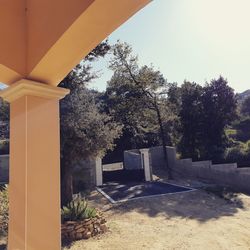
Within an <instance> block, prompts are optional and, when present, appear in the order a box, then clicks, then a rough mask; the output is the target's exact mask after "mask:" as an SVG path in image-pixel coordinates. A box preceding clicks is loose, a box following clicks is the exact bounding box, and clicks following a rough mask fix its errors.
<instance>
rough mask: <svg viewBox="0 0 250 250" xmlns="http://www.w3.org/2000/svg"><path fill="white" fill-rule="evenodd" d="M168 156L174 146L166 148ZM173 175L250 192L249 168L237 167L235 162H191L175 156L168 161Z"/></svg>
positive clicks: (170, 154) (171, 155)
mask: <svg viewBox="0 0 250 250" xmlns="http://www.w3.org/2000/svg"><path fill="white" fill-rule="evenodd" d="M167 152H168V154H169V156H170V158H171V159H172V157H173V152H175V149H174V148H172V149H171V148H168V150H167ZM169 165H170V167H171V169H172V170H173V175H174V176H176V177H178V176H181V177H184V178H190V179H195V180H199V181H206V182H209V183H214V184H217V185H221V186H228V187H230V188H232V189H233V190H235V191H240V192H246V193H250V168H237V163H227V164H212V162H211V161H198V162H193V161H192V159H181V160H177V159H176V158H175V159H174V160H173V159H172V160H171V162H169Z"/></svg>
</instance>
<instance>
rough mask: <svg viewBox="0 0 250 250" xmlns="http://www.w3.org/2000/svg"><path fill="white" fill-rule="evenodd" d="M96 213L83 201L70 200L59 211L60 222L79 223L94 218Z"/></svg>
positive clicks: (78, 199)
mask: <svg viewBox="0 0 250 250" xmlns="http://www.w3.org/2000/svg"><path fill="white" fill-rule="evenodd" d="M96 214H97V212H96V209H95V208H90V207H89V206H88V202H87V200H85V199H80V198H77V199H75V200H72V201H71V202H70V203H69V204H68V205H67V206H64V207H63V208H62V210H61V216H62V221H63V222H65V221H81V220H84V219H89V218H94V217H95V216H96Z"/></svg>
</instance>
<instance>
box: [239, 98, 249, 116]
mask: <svg viewBox="0 0 250 250" xmlns="http://www.w3.org/2000/svg"><path fill="white" fill-rule="evenodd" d="M241 113H242V114H243V115H247V116H250V96H249V97H247V98H246V99H245V100H244V102H243V103H242V106H241Z"/></svg>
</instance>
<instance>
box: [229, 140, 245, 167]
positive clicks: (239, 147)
mask: <svg viewBox="0 0 250 250" xmlns="http://www.w3.org/2000/svg"><path fill="white" fill-rule="evenodd" d="M225 160H226V162H237V163H238V165H241V164H243V165H244V163H247V162H250V141H247V142H246V143H242V142H238V143H237V144H236V145H235V146H233V147H231V148H228V149H227V150H226V154H225Z"/></svg>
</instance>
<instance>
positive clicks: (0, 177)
mask: <svg viewBox="0 0 250 250" xmlns="http://www.w3.org/2000/svg"><path fill="white" fill-rule="evenodd" d="M8 182H9V155H0V183H8Z"/></svg>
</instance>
